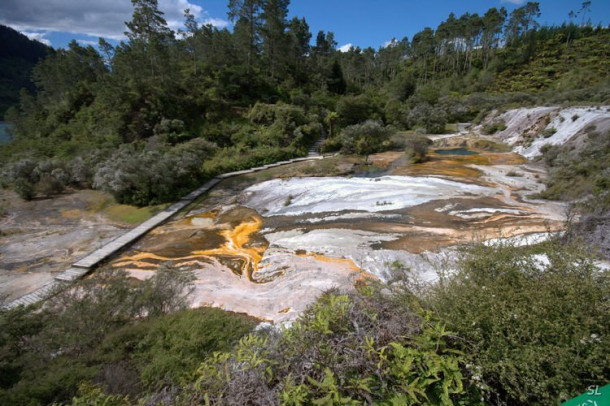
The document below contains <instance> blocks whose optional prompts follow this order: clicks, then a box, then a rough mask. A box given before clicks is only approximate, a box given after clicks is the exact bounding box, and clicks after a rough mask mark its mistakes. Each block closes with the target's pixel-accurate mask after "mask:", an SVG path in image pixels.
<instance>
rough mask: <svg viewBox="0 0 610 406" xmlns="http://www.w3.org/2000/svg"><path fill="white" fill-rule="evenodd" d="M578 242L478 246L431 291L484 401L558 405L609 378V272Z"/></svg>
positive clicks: (436, 305) (437, 309)
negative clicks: (483, 387) (477, 379)
mask: <svg viewBox="0 0 610 406" xmlns="http://www.w3.org/2000/svg"><path fill="white" fill-rule="evenodd" d="M583 248H584V247H580V246H563V245H560V244H559V243H557V242H549V243H545V244H544V245H543V246H540V247H525V248H520V247H516V246H511V245H498V246H493V247H485V246H477V247H474V248H472V249H471V250H470V251H469V252H468V255H466V256H465V258H464V259H463V260H462V262H461V264H460V266H459V270H458V272H457V273H456V274H455V275H454V276H449V277H446V278H444V279H443V280H441V282H440V284H439V285H438V287H437V288H436V289H435V290H434V293H433V294H432V295H431V303H432V304H433V307H434V308H435V309H436V311H438V313H439V314H440V315H442V319H443V320H445V321H446V322H447V327H448V328H449V329H451V330H452V331H455V332H456V333H457V334H458V335H459V336H461V337H462V338H463V341H460V343H461V349H462V350H463V351H464V352H465V355H466V357H467V359H468V360H469V361H470V362H472V363H473V364H474V365H476V366H477V368H480V375H481V379H482V381H483V382H484V383H485V385H487V387H488V388H489V391H488V393H487V401H488V402H489V403H491V404H502V405H503V404H510V405H531V404H556V403H557V402H558V401H560V400H565V399H568V398H571V397H573V396H575V395H577V394H580V393H582V392H583V391H585V390H586V388H587V387H588V386H589V385H591V384H596V383H599V384H601V385H603V384H605V382H606V381H607V378H608V376H610V362H608V361H609V359H608V354H610V312H608V309H609V308H610V307H609V306H610V295H609V294H608V292H610V278H609V276H610V275H609V274H608V272H607V271H601V270H599V269H596V268H595V266H594V265H593V262H592V261H591V260H590V259H589V258H587V256H586V255H585V254H584V253H585V252H586V250H584V249H583ZM575 298H579V299H575Z"/></svg>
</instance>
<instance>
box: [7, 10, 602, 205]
mask: <svg viewBox="0 0 610 406" xmlns="http://www.w3.org/2000/svg"><path fill="white" fill-rule="evenodd" d="M585 3H586V2H585ZM133 4H134V12H133V17H132V20H131V21H129V22H127V23H126V32H125V34H126V36H127V40H126V41H123V42H121V43H119V44H118V45H117V46H111V45H110V44H109V43H108V42H107V41H105V40H104V39H100V42H99V47H98V48H99V51H98V50H96V49H95V48H93V47H92V46H88V47H82V46H80V45H79V44H78V43H76V42H72V43H71V44H70V45H69V47H68V49H59V50H56V51H51V52H49V55H48V56H47V57H46V58H45V59H44V60H43V61H42V62H41V63H39V64H38V65H37V66H36V67H35V68H34V70H33V74H32V80H33V83H34V87H35V91H28V90H27V89H26V90H23V91H22V92H21V94H20V101H19V104H18V105H16V106H14V107H13V108H11V109H9V110H8V111H7V113H6V120H7V121H9V122H11V123H12V124H13V125H14V132H15V135H16V140H15V142H13V143H11V144H9V145H5V146H2V147H1V149H0V156H2V161H3V162H5V163H6V164H5V165H4V168H3V175H4V176H3V179H4V180H3V181H4V183H5V184H7V185H10V186H11V187H12V188H13V189H14V190H15V191H17V193H19V195H20V196H22V197H23V198H26V199H31V198H33V197H35V196H45V195H46V196H50V195H53V194H54V193H58V192H61V191H62V190H64V188H65V187H68V186H69V187H93V188H96V189H101V190H105V191H109V192H111V193H112V194H113V195H114V196H115V197H116V199H117V200H118V201H119V202H123V203H129V204H135V205H149V204H157V203H160V202H169V201H172V200H173V199H175V198H177V197H178V196H180V195H182V194H184V193H185V192H188V191H190V190H191V189H193V188H194V187H195V186H196V185H198V184H200V183H201V181H202V180H205V179H206V178H209V177H211V176H214V175H215V174H217V173H221V172H226V171H229V170H231V169H244V168H247V167H251V166H253V165H255V164H262V163H269V162H272V161H277V160H281V159H284V158H287V157H295V156H301V155H304V154H305V153H306V151H307V149H308V147H309V146H310V145H311V144H312V143H313V142H315V140H317V139H318V138H319V137H320V136H321V135H322V134H327V135H328V139H327V140H326V142H325V144H324V145H323V150H324V151H334V150H342V151H343V152H352V153H353V152H356V153H359V154H363V155H367V154H368V153H371V152H375V151H379V150H382V149H387V148H390V147H391V142H390V140H389V137H388V136H387V135H388V134H390V133H392V131H396V130H401V129H413V130H418V131H420V132H427V133H439V132H440V133H442V132H443V131H445V126H446V124H447V123H454V122H456V121H470V120H473V119H477V118H479V119H480V118H481V117H482V116H483V115H484V113H485V112H486V111H488V110H489V109H491V108H492V107H493V108H498V107H501V106H509V105H511V104H513V105H533V104H536V103H564V102H570V101H573V102H577V101H581V100H586V101H589V102H603V101H606V100H608V86H607V83H608V72H609V71H610V66H609V64H610V60H609V58H608V55H609V54H610V45H609V44H610V41H608V39H609V37H610V33H609V32H608V30H607V29H606V28H605V27H592V26H590V25H587V24H579V25H577V24H576V22H578V20H579V19H581V17H580V16H581V13H582V17H583V18H582V20H583V21H584V16H585V14H586V4H583V8H582V9H580V10H577V11H575V12H573V13H572V14H573V17H574V18H573V19H570V22H569V23H564V24H563V25H561V26H552V27H549V26H542V27H541V26H539V24H538V23H537V18H538V17H539V15H540V12H539V6H538V4H537V3H532V2H530V3H527V4H525V5H524V6H522V7H519V8H516V9H515V10H513V11H512V12H511V13H510V14H508V13H507V11H506V10H505V9H504V8H500V9H497V8H491V9H489V10H488V11H487V12H486V13H485V14H484V15H482V16H479V15H478V14H470V13H466V14H463V15H461V16H459V17H458V16H455V15H454V14H450V15H449V16H448V17H447V19H446V20H445V21H443V22H441V23H440V24H439V25H438V27H436V29H432V28H429V27H428V28H425V29H423V30H422V31H420V32H418V33H417V34H415V35H414V36H413V38H411V39H408V38H402V39H400V40H393V41H392V42H391V43H390V44H389V45H388V46H386V47H382V48H379V49H378V50H374V49H372V48H366V49H360V48H352V49H350V50H349V51H348V52H340V51H338V50H337V49H336V46H337V43H336V42H335V40H334V35H333V33H332V32H324V31H320V32H318V33H317V34H316V35H315V39H314V38H313V34H312V33H311V32H310V30H309V26H308V24H307V21H306V20H305V19H304V18H296V17H295V18H292V19H290V20H288V18H287V15H288V7H289V1H287V0H266V1H263V0H243V1H236V0H232V1H230V2H229V4H228V16H229V17H230V19H231V21H232V22H233V23H234V30H233V31H229V30H227V29H218V28H216V27H213V26H210V25H203V26H201V25H199V24H198V23H197V21H195V19H194V16H193V15H192V14H191V13H190V12H189V10H185V14H184V18H185V27H186V31H184V32H182V31H181V32H173V31H172V30H170V29H169V28H168V26H167V23H166V21H165V20H164V18H163V13H162V12H161V11H160V10H159V8H158V5H157V2H156V1H155V0H138V1H133ZM367 120H372V121H373V122H374V123H372V122H371V123H369V124H368V127H370V126H375V127H377V128H378V131H376V132H375V135H366V134H368V132H367V131H363V130H362V128H360V127H359V126H361V125H363V123H364V122H366V121H367ZM351 126H355V127H351ZM348 127H350V128H348ZM344 130H345V131H344ZM142 168H146V170H143V169H142Z"/></svg>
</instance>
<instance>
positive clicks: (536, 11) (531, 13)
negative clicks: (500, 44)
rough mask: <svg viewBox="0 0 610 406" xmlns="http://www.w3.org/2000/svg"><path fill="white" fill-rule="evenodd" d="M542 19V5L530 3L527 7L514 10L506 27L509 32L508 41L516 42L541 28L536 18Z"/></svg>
mask: <svg viewBox="0 0 610 406" xmlns="http://www.w3.org/2000/svg"><path fill="white" fill-rule="evenodd" d="M538 17H540V3H537V2H528V3H527V4H525V6H522V7H519V8H516V9H514V10H513V11H512V12H511V13H510V19H509V20H508V24H507V25H506V30H507V31H508V37H507V41H508V42H509V43H512V42H514V41H515V40H516V39H517V38H519V36H521V35H522V34H525V33H528V32H529V31H530V29H536V28H538V27H539V26H540V24H538V22H536V20H535V19H536V18H538Z"/></svg>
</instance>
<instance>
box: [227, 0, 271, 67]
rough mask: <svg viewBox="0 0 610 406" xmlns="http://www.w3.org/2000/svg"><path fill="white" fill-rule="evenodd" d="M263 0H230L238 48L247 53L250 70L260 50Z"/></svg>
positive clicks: (230, 17)
mask: <svg viewBox="0 0 610 406" xmlns="http://www.w3.org/2000/svg"><path fill="white" fill-rule="evenodd" d="M262 7H263V0H229V12H228V15H229V19H230V20H231V21H232V22H233V23H235V28H234V37H235V42H236V45H237V48H238V49H240V50H242V52H244V53H245V55H246V62H247V66H248V72H250V71H251V70H252V66H253V64H254V61H255V58H256V57H257V56H258V55H259V52H260V41H261V25H262V15H261V12H262Z"/></svg>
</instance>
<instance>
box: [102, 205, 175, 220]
mask: <svg viewBox="0 0 610 406" xmlns="http://www.w3.org/2000/svg"><path fill="white" fill-rule="evenodd" d="M167 206H168V205H167V204H160V205H157V206H146V207H136V206H129V205H127V204H114V205H111V206H109V207H106V208H105V209H104V214H105V215H106V216H107V217H108V218H110V219H111V220H113V221H118V222H119V223H125V224H140V223H142V222H144V221H146V220H148V219H149V218H151V217H152V216H154V215H155V214H157V213H158V212H160V211H161V210H163V209H165V208H166V207H167Z"/></svg>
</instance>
